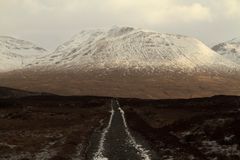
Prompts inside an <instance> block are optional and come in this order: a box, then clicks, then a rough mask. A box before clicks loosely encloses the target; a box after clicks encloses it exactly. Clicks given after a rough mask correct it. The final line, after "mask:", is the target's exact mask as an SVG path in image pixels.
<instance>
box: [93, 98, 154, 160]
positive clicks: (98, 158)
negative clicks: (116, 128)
mask: <svg viewBox="0 0 240 160" xmlns="http://www.w3.org/2000/svg"><path fill="white" fill-rule="evenodd" d="M115 101H116V102H117V103H116V104H117V107H118V110H119V112H120V113H121V117H122V121H123V124H124V127H125V132H126V134H127V138H128V143H129V144H130V145H131V146H133V147H134V148H135V149H136V150H137V151H138V154H139V156H140V157H141V158H142V159H143V160H151V156H150V155H149V154H148V152H149V151H148V150H145V149H144V148H143V146H142V145H140V144H138V143H137V142H136V140H135V138H134V137H133V136H132V134H131V133H130V131H129V129H128V126H127V122H126V118H125V114H124V111H123V110H122V109H121V108H120V105H119V102H118V101H117V100H115ZM113 102H114V100H112V101H111V107H112V110H111V116H110V120H109V123H108V126H107V127H106V128H105V129H104V131H103V132H102V134H101V139H100V143H99V146H98V151H97V152H96V153H95V154H94V157H93V160H108V158H107V157H104V156H103V152H104V142H105V140H106V134H107V133H108V132H109V129H110V127H111V125H112V119H113V116H114V113H115V111H114V109H113V107H114V106H113Z"/></svg>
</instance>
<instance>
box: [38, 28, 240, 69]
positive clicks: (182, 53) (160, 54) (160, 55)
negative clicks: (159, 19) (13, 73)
mask: <svg viewBox="0 0 240 160" xmlns="http://www.w3.org/2000/svg"><path fill="white" fill-rule="evenodd" d="M36 64H41V65H44V66H45V65H47V66H52V67H55V68H58V69H73V70H80V69H84V70H94V69H113V68H114V69H116V68H117V69H118V68H120V69H136V70H141V69H150V70H151V71H156V70H167V71H175V70H181V71H186V72H187V71H213V70H217V71H229V70H235V69H236V68H238V65H237V64H235V63H233V62H231V61H229V60H226V59H224V58H223V57H222V56H221V55H219V54H217V53H216V52H214V51H213V50H211V49H210V48H208V47H207V46H206V45H204V44H203V43H202V42H200V41H199V40H197V39H195V38H192V37H187V36H182V35H173V34H161V33H157V32H153V31H146V30H142V29H134V28H130V27H115V28H112V29H110V30H87V31H82V32H80V33H79V34H78V35H76V36H75V37H73V39H72V40H70V41H68V42H66V43H64V44H62V45H60V46H59V47H58V48H57V49H56V50H55V51H54V52H53V53H52V54H50V55H47V56H45V57H42V58H39V59H38V60H37V61H36ZM36 64H35V65H36Z"/></svg>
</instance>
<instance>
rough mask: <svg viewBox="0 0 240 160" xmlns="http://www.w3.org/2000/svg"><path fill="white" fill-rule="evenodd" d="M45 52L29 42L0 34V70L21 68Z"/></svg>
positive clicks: (45, 52)
mask: <svg viewBox="0 0 240 160" xmlns="http://www.w3.org/2000/svg"><path fill="white" fill-rule="evenodd" d="M45 54H47V51H46V50H45V49H43V48H41V47H38V46H37V45H35V44H33V43H31V42H28V41H24V40H19V39H15V38H12V37H7V36H0V72H7V71H11V70H15V69H21V68H23V67H24V66H26V65H27V64H28V63H31V62H32V61H34V59H35V58H36V57H39V56H43V55H45Z"/></svg>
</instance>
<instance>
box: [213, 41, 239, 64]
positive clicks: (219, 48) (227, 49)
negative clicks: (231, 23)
mask: <svg viewBox="0 0 240 160" xmlns="http://www.w3.org/2000/svg"><path fill="white" fill-rule="evenodd" d="M212 49H213V50H214V51H216V52H218V53H219V54H220V55H222V56H224V57H225V58H227V59H229V60H231V61H233V62H235V63H238V64H240V38H235V39H233V40H231V41H228V42H224V43H220V44H218V45H215V46H213V47H212Z"/></svg>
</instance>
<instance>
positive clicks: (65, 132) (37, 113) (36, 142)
mask: <svg viewBox="0 0 240 160" xmlns="http://www.w3.org/2000/svg"><path fill="white" fill-rule="evenodd" d="M105 104H106V99H104V98H89V97H58V96H35V97H25V98H19V99H18V98H17V99H2V100H0V137H1V138H0V159H1V160H35V159H36V160H48V159H50V160H65V159H76V160H78V159H84V155H85V150H86V146H88V145H87V144H88V138H89V136H90V135H91V133H92V132H93V131H94V129H95V128H97V127H98V126H100V124H101V122H102V123H103V122H104V120H105V119H107V118H108V117H109V112H108V110H109V109H108V108H107V107H106V105H105Z"/></svg>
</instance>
